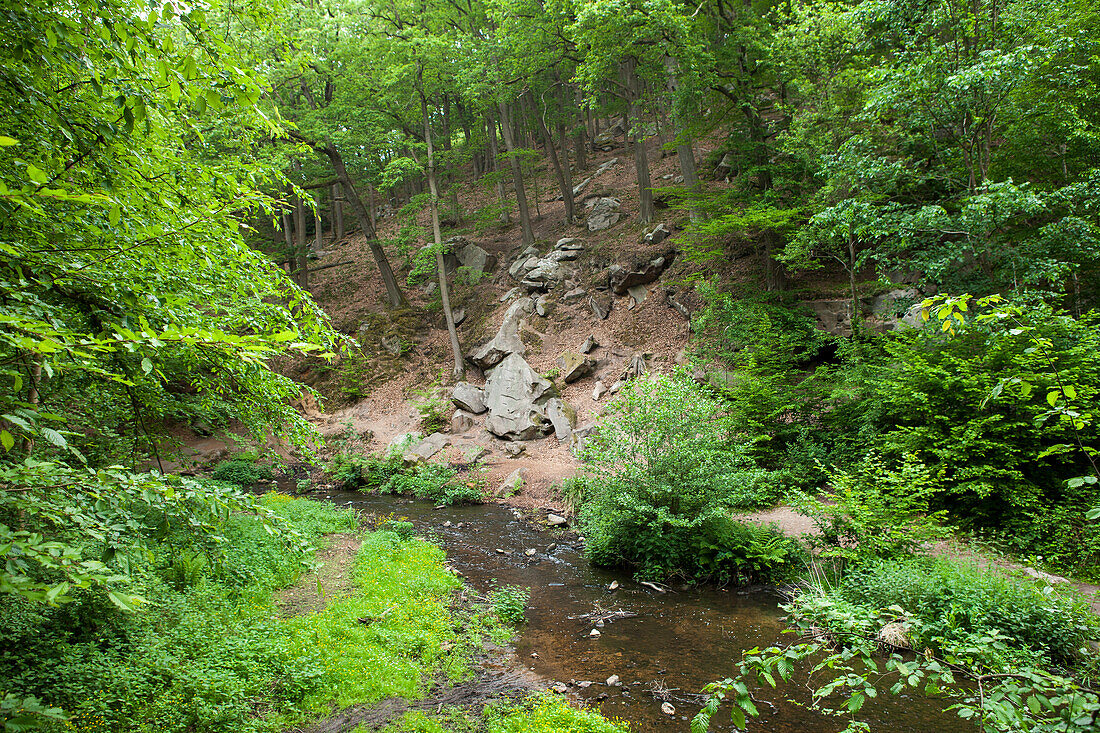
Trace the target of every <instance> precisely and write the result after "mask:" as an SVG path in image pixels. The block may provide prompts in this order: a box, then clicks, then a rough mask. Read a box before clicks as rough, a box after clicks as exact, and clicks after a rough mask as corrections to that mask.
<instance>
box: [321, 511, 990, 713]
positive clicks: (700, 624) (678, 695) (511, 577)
mask: <svg viewBox="0 0 1100 733" xmlns="http://www.w3.org/2000/svg"><path fill="white" fill-rule="evenodd" d="M327 498H328V499H329V500H330V501H333V502H335V503H337V504H341V505H351V506H354V507H357V508H359V509H362V510H365V511H368V512H372V513H375V514H383V515H385V514H391V513H392V514H393V515H394V517H395V518H402V517H404V518H407V519H408V520H409V521H411V522H413V523H414V525H415V526H416V528H417V532H418V533H419V534H421V535H422V536H426V537H429V538H431V539H432V540H434V541H436V542H438V543H439V544H440V545H442V546H443V548H444V549H445V550H446V552H447V556H448V560H449V562H450V564H451V566H452V567H454V568H455V569H456V570H458V571H459V572H460V573H462V574H463V575H464V576H465V578H466V580H467V581H468V582H469V583H470V584H471V585H472V586H473V587H474V588H475V590H477V591H478V592H480V593H488V592H490V591H492V590H494V589H496V588H499V587H501V586H506V585H513V586H522V587H524V588H529V589H530V600H529V603H528V609H527V623H526V624H525V625H524V626H523V627H522V628H521V629H520V633H519V638H518V640H517V641H516V644H515V646H516V653H517V655H518V658H519V663H520V664H523V665H526V666H527V667H529V668H530V669H531V670H532V671H533V672H535V673H536V674H537V675H539V676H541V677H543V678H545V679H546V680H547V684H548V685H550V684H552V683H553V682H564V683H567V684H568V683H571V682H591V683H592V684H591V685H590V686H587V687H581V686H577V685H575V684H569V692H570V694H573V695H575V696H576V697H578V698H579V699H581V700H583V701H584V702H585V703H586V704H588V705H589V706H591V707H596V708H599V709H600V710H601V711H602V712H603V713H604V714H605V715H608V716H615V717H619V718H622V719H624V720H627V721H629V722H630V723H632V724H633V726H634V730H637V731H642V732H645V731H686V730H688V728H689V723H688V721H689V720H690V719H691V717H692V716H693V715H694V714H695V713H696V712H698V710H699V708H700V707H701V704H702V701H701V697H700V696H699V694H698V693H700V691H701V690H702V689H703V687H704V685H706V684H707V683H708V682H711V681H713V680H715V679H718V678H722V677H726V676H728V675H730V674H731V673H732V670H733V665H734V662H735V661H736V660H738V659H740V656H741V652H742V650H744V649H751V648H753V647H757V646H759V647H762V648H763V647H766V646H768V645H771V644H774V643H777V642H779V643H786V642H789V641H791V640H792V637H791V636H790V635H789V634H783V633H782V631H783V629H784V628H785V626H784V623H783V621H782V611H781V610H780V609H779V608H778V607H777V604H778V603H779V602H780V600H781V599H780V597H779V595H778V594H777V593H776V592H775V591H773V590H769V589H756V590H739V589H736V588H730V589H725V590H719V589H714V588H705V587H704V588H682V589H675V590H674V591H672V592H668V593H659V592H656V591H654V590H652V589H650V588H647V587H645V586H642V585H639V584H638V583H636V582H634V581H633V580H631V578H630V576H629V575H628V574H626V573H616V572H610V571H605V570H601V569H597V568H593V567H591V566H590V565H589V564H588V563H587V562H586V561H585V559H584V554H583V544H582V543H581V541H580V540H579V539H578V537H577V536H576V535H575V534H574V533H572V532H568V531H560V530H546V529H545V528H541V527H539V526H538V525H536V524H533V523H532V522H530V521H527V520H525V519H523V518H521V517H520V516H517V512H514V511H512V510H509V509H507V508H505V507H502V506H498V505H494V504H488V505H473V506H449V507H441V508H438V509H437V508H435V507H433V506H432V505H431V504H430V503H426V502H420V501H415V500H410V499H407V498H403V497H393V496H368V495H363V494H358V493H343V492H333V493H332V494H330V495H329V496H328V497H327ZM529 550H534V553H533V554H529V553H528V551H529ZM612 581H618V582H619V584H620V587H619V589H618V590H616V591H614V592H610V591H609V590H608V587H609V585H610V584H611V583H612ZM597 605H598V607H599V608H601V609H606V610H609V611H612V610H622V611H626V612H629V613H633V614H636V615H634V616H632V617H629V618H620V619H618V620H614V621H611V622H607V623H605V624H604V625H603V627H602V628H600V629H599V631H600V635H599V636H590V633H591V631H592V629H593V628H595V627H594V624H593V622H592V621H591V620H589V619H586V618H581V617H582V616H584V615H586V614H591V613H592V612H593V610H594V609H596V608H597ZM612 675H618V676H619V678H620V680H621V684H620V685H618V686H608V685H607V684H606V680H607V679H608V678H609V677H611V676H612ZM796 677H797V676H796ZM797 679H798V681H796V682H795V683H792V684H791V685H787V686H785V687H781V688H780V689H779V690H771V689H761V690H759V691H757V692H756V693H754V694H755V695H756V698H757V700H758V708H759V709H760V710H761V713H762V715H761V717H760V718H759V719H758V720H757V721H754V722H750V723H749V730H750V731H751V730H757V731H769V732H774V733H795V732H798V733H832V732H835V731H839V730H842V729H843V728H844V727H845V725H846V723H847V721H846V720H844V719H841V718H833V717H827V716H824V715H822V714H821V713H819V712H816V711H814V710H811V709H809V708H808V707H806V706H807V704H808V703H809V700H810V694H809V692H808V688H807V685H808V684H809V683H810V680H808V679H807V678H806V677H805V676H804V675H803V676H802V677H801V678H797ZM818 681H819V682H820V681H821V680H818ZM657 687H659V688H661V689H668V690H670V691H671V692H670V693H668V694H669V695H670V697H669V698H668V700H669V701H670V702H671V703H672V705H673V706H674V707H675V714H673V715H668V714H666V713H664V712H662V710H661V700H660V699H658V698H657V697H656V696H655V695H654V694H653V693H652V692H651V690H653V689H654V688H657ZM882 693H883V694H882V695H880V696H879V697H878V698H877V699H874V700H868V702H867V705H866V706H865V709H864V710H863V711H861V716H862V719H863V720H867V721H869V722H870V724H871V728H872V730H873V731H881V732H883V733H930V732H932V731H936V732H939V731H943V732H944V733H949V732H952V731H968V730H973V728H972V727H970V726H966V725H964V724H963V721H961V720H959V719H958V718H957V717H955V716H954V715H951V714H947V713H944V712H942V711H941V709H940V705H939V704H938V703H937V701H935V700H930V699H927V698H924V697H922V696H920V695H899V696H893V695H890V694H889V693H888V691H886V690H883V691H882ZM711 730H714V731H731V730H735V728H733V726H732V725H731V723H730V721H729V712H728V710H722V711H720V712H719V714H718V715H717V716H716V717H715V720H714V723H713V724H712V726H711Z"/></svg>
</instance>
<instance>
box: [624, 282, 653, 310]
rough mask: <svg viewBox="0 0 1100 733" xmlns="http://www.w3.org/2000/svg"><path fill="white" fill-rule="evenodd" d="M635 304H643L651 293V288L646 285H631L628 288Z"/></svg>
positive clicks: (627, 290) (628, 292)
mask: <svg viewBox="0 0 1100 733" xmlns="http://www.w3.org/2000/svg"><path fill="white" fill-rule="evenodd" d="M626 292H627V294H629V295H630V298H631V300H633V301H634V303H633V304H634V305H641V304H642V303H644V302H645V299H646V297H647V296H648V295H649V289H648V288H647V287H646V286H645V285H631V286H630V287H629V288H627V289H626Z"/></svg>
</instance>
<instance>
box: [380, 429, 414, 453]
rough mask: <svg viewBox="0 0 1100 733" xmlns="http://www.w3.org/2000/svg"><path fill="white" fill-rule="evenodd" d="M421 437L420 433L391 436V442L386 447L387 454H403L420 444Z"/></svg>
mask: <svg viewBox="0 0 1100 733" xmlns="http://www.w3.org/2000/svg"><path fill="white" fill-rule="evenodd" d="M422 437H423V436H421V435H420V433H401V434H400V435H395V436H393V440H391V441H390V444H389V445H388V446H386V452H387V453H404V452H405V451H407V450H408V449H409V448H411V447H413V446H414V445H416V444H417V443H419V442H420V439H421V438H422Z"/></svg>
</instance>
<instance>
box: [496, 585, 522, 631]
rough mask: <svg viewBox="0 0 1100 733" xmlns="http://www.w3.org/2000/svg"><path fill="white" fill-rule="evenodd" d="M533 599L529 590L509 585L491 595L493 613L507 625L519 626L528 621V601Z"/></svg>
mask: <svg viewBox="0 0 1100 733" xmlns="http://www.w3.org/2000/svg"><path fill="white" fill-rule="evenodd" d="M530 597H531V594H530V592H529V591H528V589H527V588H521V587H520V586H518V585H507V586H504V587H503V588H499V589H498V590H495V591H493V592H492V593H491V594H490V595H489V601H490V603H491V604H492V607H493V612H494V613H495V614H496V615H497V616H498V617H499V618H500V620H502V621H504V622H505V623H509V624H512V625H513V626H519V625H520V624H522V623H523V622H524V621H526V620H527V618H526V617H527V600H528V599H529V598H530Z"/></svg>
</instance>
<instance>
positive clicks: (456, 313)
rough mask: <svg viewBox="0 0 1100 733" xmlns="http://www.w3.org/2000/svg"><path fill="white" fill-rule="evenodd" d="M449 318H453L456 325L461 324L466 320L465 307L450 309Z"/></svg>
mask: <svg viewBox="0 0 1100 733" xmlns="http://www.w3.org/2000/svg"><path fill="white" fill-rule="evenodd" d="M451 318H453V319H454V322H455V325H456V326H461V325H462V324H463V322H465V320H466V309H465V308H455V309H454V310H453V311H451Z"/></svg>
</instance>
